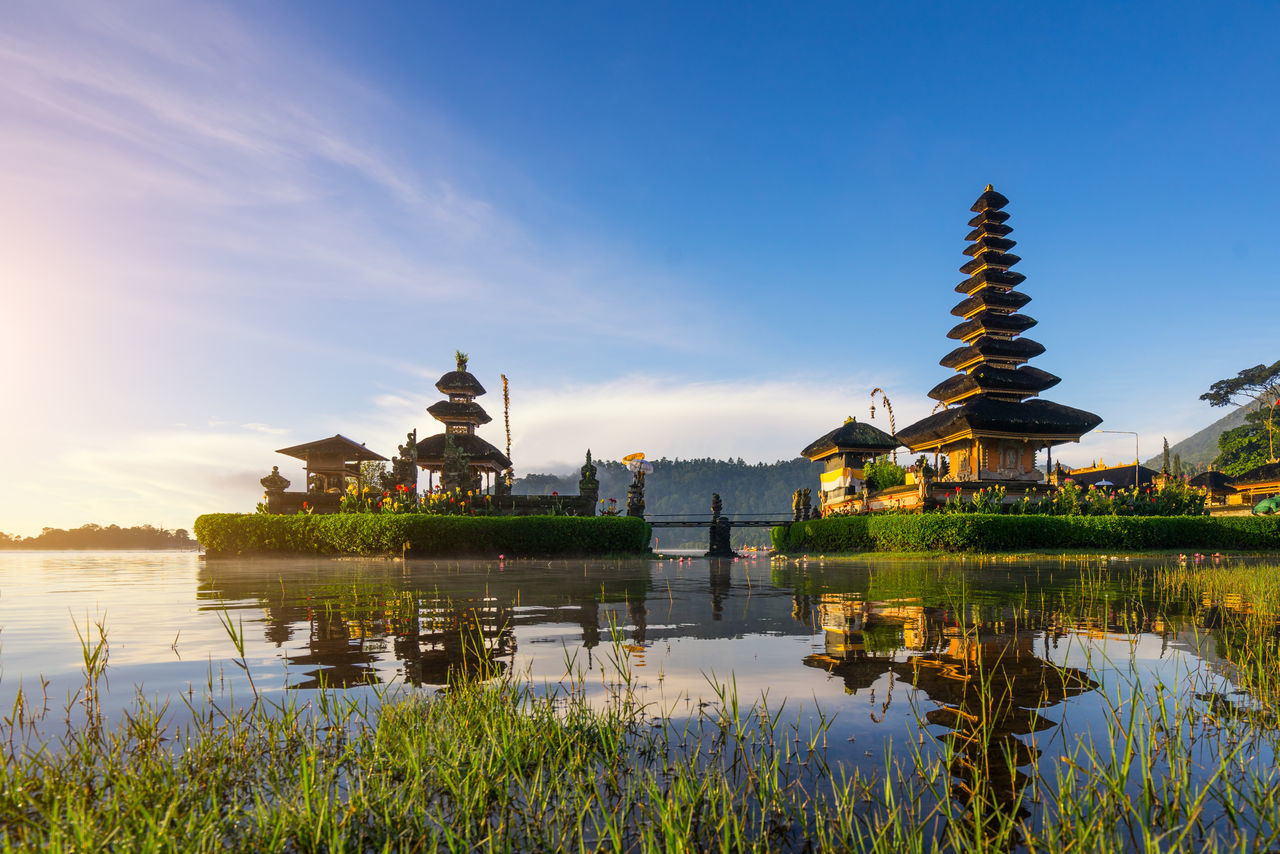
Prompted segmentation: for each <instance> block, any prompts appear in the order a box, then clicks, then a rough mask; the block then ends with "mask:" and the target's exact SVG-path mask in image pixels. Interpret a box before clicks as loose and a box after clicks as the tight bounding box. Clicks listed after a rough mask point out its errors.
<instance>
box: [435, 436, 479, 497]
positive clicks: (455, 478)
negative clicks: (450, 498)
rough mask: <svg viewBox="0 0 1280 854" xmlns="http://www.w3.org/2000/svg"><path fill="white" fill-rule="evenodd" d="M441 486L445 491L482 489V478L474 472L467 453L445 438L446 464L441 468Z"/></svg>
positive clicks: (448, 437) (451, 439) (451, 440)
mask: <svg viewBox="0 0 1280 854" xmlns="http://www.w3.org/2000/svg"><path fill="white" fill-rule="evenodd" d="M440 488H441V489H443V490H444V491H445V492H467V491H468V490H471V491H477V490H479V489H480V478H479V477H478V476H477V475H475V474H473V473H472V471H471V466H470V464H469V460H468V457H467V455H466V453H464V452H463V450H462V449H461V448H459V447H458V445H457V443H456V442H454V441H453V436H451V435H448V434H446V435H445V438H444V465H443V466H442V467H441V470H440Z"/></svg>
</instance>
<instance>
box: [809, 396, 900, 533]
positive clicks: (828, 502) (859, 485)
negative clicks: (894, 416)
mask: <svg viewBox="0 0 1280 854" xmlns="http://www.w3.org/2000/svg"><path fill="white" fill-rule="evenodd" d="M898 444H899V443H898V441H897V440H896V439H894V438H893V437H892V436H890V435H889V434H888V433H886V432H884V431H883V430H879V429H877V428H875V427H872V426H871V425H870V424H860V423H858V421H857V419H855V418H849V419H848V420H846V421H845V422H844V423H843V424H841V425H840V426H839V427H837V428H836V429H834V430H832V431H831V432H830V433H827V434H826V435H825V436H822V437H821V438H819V439H815V440H814V441H813V442H811V443H809V445H808V446H807V447H806V448H805V449H804V450H803V451H801V452H800V455H801V456H803V457H807V458H808V459H810V460H813V461H814V462H821V463H823V464H824V468H823V470H822V473H821V474H820V475H819V476H818V479H819V481H820V482H821V484H822V492H821V500H820V502H819V505H818V508H819V511H820V512H821V513H822V515H823V516H827V515H830V514H832V513H848V512H857V511H859V510H860V509H861V503H862V502H861V500H860V496H861V495H862V494H863V493H864V491H865V489H866V483H865V476H864V474H863V467H864V466H865V465H866V464H867V461H868V460H871V459H874V458H875V457H878V456H880V455H882V454H887V453H889V452H890V451H892V450H894V449H895V448H897V447H898Z"/></svg>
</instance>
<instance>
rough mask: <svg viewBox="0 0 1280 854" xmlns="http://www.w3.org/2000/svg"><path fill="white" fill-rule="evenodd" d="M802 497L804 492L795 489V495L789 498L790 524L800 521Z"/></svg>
mask: <svg viewBox="0 0 1280 854" xmlns="http://www.w3.org/2000/svg"><path fill="white" fill-rule="evenodd" d="M803 497H804V492H803V490H799V489H797V490H796V491H795V493H793V494H792V496H791V521H792V522H799V521H800V503H801V500H802V498H803Z"/></svg>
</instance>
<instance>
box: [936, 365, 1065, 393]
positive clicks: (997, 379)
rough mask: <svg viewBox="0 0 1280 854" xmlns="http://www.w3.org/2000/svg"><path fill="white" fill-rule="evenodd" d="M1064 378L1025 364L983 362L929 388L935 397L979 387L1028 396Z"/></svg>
mask: <svg viewBox="0 0 1280 854" xmlns="http://www.w3.org/2000/svg"><path fill="white" fill-rule="evenodd" d="M1060 382H1062V378H1061V377H1056V376H1054V375H1053V374H1051V373H1049V372H1048V371H1042V370H1040V369H1039V368H1033V367H1031V366H1029V365H1023V366H1022V367H1021V368H1017V369H1015V370H1009V369H1008V368H995V367H992V366H991V365H979V366H978V367H976V368H974V369H973V371H971V372H970V373H967V374H956V375H955V376H951V377H948V378H947V379H945V380H943V381H942V382H940V383H938V384H937V385H936V386H934V387H933V389H932V390H931V391H930V392H929V397H932V398H933V399H934V400H955V399H956V398H957V397H963V396H964V395H966V394H972V393H973V392H975V391H982V392H990V393H994V394H1007V395H1016V396H1019V397H1027V396H1029V395H1032V394H1037V393H1039V392H1042V391H1044V390H1045V389H1047V388H1053V387H1054V386H1055V385H1057V384H1058V383H1060Z"/></svg>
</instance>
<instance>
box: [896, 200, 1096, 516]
mask: <svg viewBox="0 0 1280 854" xmlns="http://www.w3.org/2000/svg"><path fill="white" fill-rule="evenodd" d="M1007 204H1009V200H1008V199H1007V198H1005V197H1004V196H1003V195H1001V194H1000V193H998V192H996V191H995V190H994V189H992V187H991V185H990V184H988V185H987V188H986V191H985V192H984V193H983V194H982V195H981V196H979V197H978V200H977V201H976V202H975V203H974V204H973V207H972V208H971V209H970V210H972V211H973V212H974V213H975V214H976V215H975V216H974V217H973V219H971V220H969V226H970V227H971V228H972V229H973V230H972V231H970V232H969V234H968V236H967V237H966V240H968V241H970V245H969V246H968V248H966V249H965V250H964V254H965V255H968V256H969V257H970V259H971V260H969V262H968V263H966V264H965V265H964V266H962V267H961V268H960V272H962V273H964V274H965V275H966V276H968V278H966V279H965V280H964V281H963V282H961V283H960V284H959V285H957V286H956V291H957V292H958V293H960V294H961V295H962V296H963V299H961V301H960V302H959V304H957V305H956V307H955V308H953V309H952V310H951V313H952V314H954V315H956V316H957V317H959V318H960V322H959V323H958V324H957V325H956V326H955V328H953V329H952V330H951V331H950V332H949V333H947V337H948V338H951V339H954V340H957V341H959V342H960V346H959V347H957V348H956V349H954V350H952V351H951V352H950V353H948V354H947V355H946V356H944V357H943V358H942V361H941V364H942V365H943V367H947V368H952V369H954V370H955V371H956V373H955V375H954V376H952V377H951V378H949V379H947V380H944V381H943V382H941V383H939V384H938V385H937V386H935V387H934V389H933V390H932V391H930V392H929V396H930V397H932V398H933V399H934V400H937V401H939V402H940V405H941V406H943V407H945V408H943V409H942V410H941V411H939V412H935V413H934V414H932V415H930V416H929V417H927V418H924V419H922V420H920V421H917V422H916V423H915V424H912V425H910V426H909V427H905V428H903V429H902V430H899V431H898V433H897V439H898V441H900V442H901V443H902V444H904V445H906V446H907V447H908V448H910V449H911V451H912V453H930V452H932V453H934V454H938V455H942V456H945V458H946V460H947V466H946V474H945V476H944V477H943V480H945V481H948V482H951V483H953V484H955V483H960V484H966V483H967V484H971V485H972V487H973V488H974V489H978V488H982V487H983V486H987V485H991V482H999V483H1001V484H1003V485H1006V486H1007V487H1008V488H1010V489H1011V490H1025V489H1026V488H1029V487H1030V486H1031V485H1033V484H1035V483H1036V482H1038V481H1041V480H1043V479H1044V477H1045V475H1044V473H1043V472H1041V471H1038V470H1037V468H1036V452H1037V451H1039V450H1040V449H1042V448H1045V449H1047V448H1051V447H1053V446H1054V445H1060V444H1063V443H1065V442H1078V441H1079V440H1080V437H1081V436H1082V435H1084V434H1085V433H1087V432H1089V431H1090V430H1092V429H1093V428H1094V427H1097V426H1098V425H1099V424H1100V423H1102V419H1101V418H1100V417H1098V416H1097V415H1094V414H1093V413H1092V412H1085V411H1084V410H1082V409H1073V408H1071V407H1069V406H1063V405H1061V404H1058V403H1053V402H1051V401H1048V400H1044V399H1041V398H1040V397H1039V394H1040V393H1041V392H1043V391H1045V390H1046V389H1048V388H1051V387H1053V386H1054V385H1057V383H1058V382H1059V381H1060V380H1059V378H1058V377H1056V376H1054V375H1053V374H1050V373H1048V372H1047V371H1042V370H1040V369H1039V368H1033V367H1030V366H1029V365H1027V364H1026V362H1027V361H1028V360H1030V359H1032V358H1034V357H1035V356H1038V355H1040V354H1041V353H1043V352H1044V349H1045V348H1044V346H1043V345H1041V344H1039V343H1037V342H1035V341H1032V340H1031V339H1030V338H1024V337H1021V336H1022V333H1023V332H1025V331H1027V330H1028V329H1030V328H1031V327H1032V326H1034V325H1035V324H1036V321H1035V320H1033V319H1032V318H1030V317H1028V316H1027V315H1025V314H1021V313H1019V310H1020V309H1022V308H1023V307H1024V306H1025V305H1026V304H1027V303H1028V302H1030V300H1031V298H1030V297H1029V296H1028V295H1027V294H1025V293H1023V292H1021V291H1018V290H1015V288H1016V287H1017V286H1018V285H1020V284H1022V282H1023V280H1024V279H1025V278H1026V277H1025V276H1023V275H1022V274H1021V273H1015V272H1013V271H1012V270H1011V269H1010V268H1012V267H1013V266H1014V265H1015V264H1017V263H1018V262H1019V261H1020V260H1022V259H1021V258H1019V257H1018V256H1017V255H1013V254H1010V252H1009V250H1010V249H1012V248H1013V247H1014V241H1013V240H1010V239H1009V234H1010V233H1011V232H1012V231H1013V229H1012V228H1011V227H1010V226H1009V225H1008V220H1009V214H1008V213H1007V212H1006V211H1004V207H1005V205H1007Z"/></svg>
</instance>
